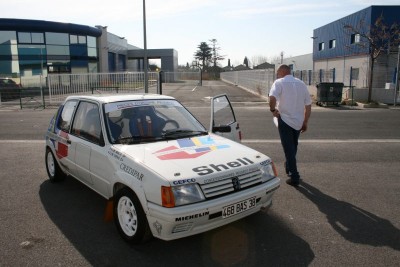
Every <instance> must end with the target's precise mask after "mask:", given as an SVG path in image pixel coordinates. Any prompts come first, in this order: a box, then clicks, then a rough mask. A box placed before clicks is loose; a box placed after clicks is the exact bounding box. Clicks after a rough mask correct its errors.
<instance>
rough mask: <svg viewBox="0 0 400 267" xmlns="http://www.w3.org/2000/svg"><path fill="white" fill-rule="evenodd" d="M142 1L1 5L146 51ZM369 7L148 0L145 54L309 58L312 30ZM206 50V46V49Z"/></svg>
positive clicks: (295, 0)
mask: <svg viewBox="0 0 400 267" xmlns="http://www.w3.org/2000/svg"><path fill="white" fill-rule="evenodd" d="M143 2H144V1H143V0H114V1H110V0H106V1H104V2H103V1H99V0H68V1H56V2H55V1H54V0H5V1H1V3H0V17H1V18H18V19H38V20H48V21H56V22H66V23H75V24H82V25H87V26H93V27H94V26H96V25H101V26H107V30H108V32H110V33H113V34H115V35H117V36H120V37H125V38H126V39H127V40H128V43H129V44H131V45H134V46H137V47H140V48H143V47H144V34H143V33H144V31H143ZM398 4H399V1H398V0H395V1H392V0H386V1H379V0H375V1H369V0H336V1H321V0H302V1H299V0H286V1H282V0H229V1H228V0H146V1H145V10H146V42H147V48H148V49H162V48H173V49H175V50H176V51H177V52H178V62H179V65H186V64H187V63H189V64H191V63H192V61H193V60H194V56H193V55H194V54H195V52H196V51H197V50H198V46H199V45H200V43H201V42H206V43H208V44H209V45H210V44H211V42H210V40H212V39H216V40H217V47H218V48H219V54H220V55H221V56H224V58H225V59H224V60H222V61H219V65H220V66H222V67H224V66H227V65H228V59H230V62H231V65H234V66H237V65H239V64H243V61H244V58H245V57H247V58H248V59H249V60H250V65H252V62H255V63H257V61H259V60H260V59H267V60H268V62H271V61H272V60H273V59H274V58H277V57H280V54H281V53H282V52H283V55H284V57H291V56H300V55H305V54H309V53H312V39H311V36H312V35H313V30H314V29H316V28H319V27H321V26H324V25H326V24H328V23H331V22H333V21H336V20H338V19H340V18H342V17H345V16H347V15H350V14H352V13H355V12H357V11H359V10H362V9H364V8H367V7H369V6H371V5H398ZM210 46H211V45H210Z"/></svg>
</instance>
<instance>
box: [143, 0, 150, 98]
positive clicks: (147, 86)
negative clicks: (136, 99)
mask: <svg viewBox="0 0 400 267" xmlns="http://www.w3.org/2000/svg"><path fill="white" fill-rule="evenodd" d="M143 42H144V48H143V49H144V51H143V61H144V62H143V68H144V92H145V93H148V92H149V79H148V72H147V40H146V0H143Z"/></svg>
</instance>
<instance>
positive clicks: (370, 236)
mask: <svg viewBox="0 0 400 267" xmlns="http://www.w3.org/2000/svg"><path fill="white" fill-rule="evenodd" d="M298 190H299V191H300V192H301V193H302V194H303V195H304V196H306V197H307V198H308V199H309V200H311V201H312V202H313V203H314V204H315V205H317V207H318V208H319V210H320V211H321V212H322V213H324V214H325V215H326V217H327V219H328V222H329V223H330V225H331V226H332V228H333V229H334V230H335V231H337V232H338V233H339V234H340V235H342V236H343V237H344V238H345V239H346V240H348V241H351V242H353V243H358V244H365V245H370V246H375V247H380V246H388V247H391V248H393V249H395V250H400V242H399V240H400V230H399V229H397V228H396V227H394V226H393V224H392V223H391V222H390V221H388V220H386V219H383V218H380V217H378V216H376V215H375V214H372V213H370V212H368V211H366V210H363V209H361V208H359V207H357V206H354V205H352V204H350V203H347V202H345V201H341V200H338V199H335V198H333V197H331V196H328V195H327V194H324V193H323V192H321V191H320V190H319V189H317V188H315V187H313V186H312V185H310V184H308V183H306V182H302V183H301V186H300V187H299V188H298Z"/></svg>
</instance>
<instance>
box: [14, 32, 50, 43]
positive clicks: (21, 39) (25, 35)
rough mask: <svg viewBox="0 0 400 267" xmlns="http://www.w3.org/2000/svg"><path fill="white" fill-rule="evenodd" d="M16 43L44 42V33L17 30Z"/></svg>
mask: <svg viewBox="0 0 400 267" xmlns="http://www.w3.org/2000/svg"><path fill="white" fill-rule="evenodd" d="M18 43H20V44H44V34H43V33H42V32H18Z"/></svg>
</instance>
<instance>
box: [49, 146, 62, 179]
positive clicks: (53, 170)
mask: <svg viewBox="0 0 400 267" xmlns="http://www.w3.org/2000/svg"><path fill="white" fill-rule="evenodd" d="M45 160H46V170H47V175H48V176H49V179H50V182H59V181H62V180H64V179H65V174H64V172H63V171H62V170H61V168H60V166H59V165H58V162H57V160H56V159H55V157H54V155H53V152H52V151H51V149H50V148H46V159H45Z"/></svg>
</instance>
